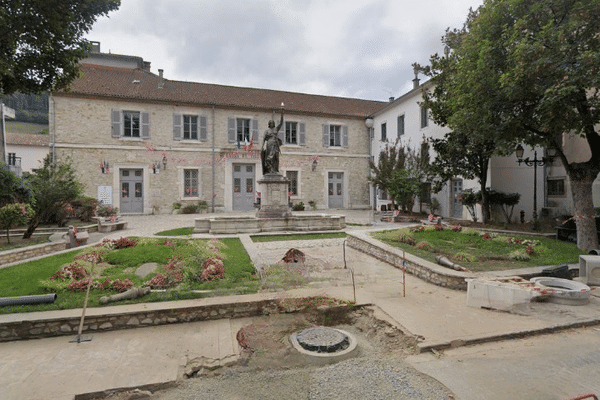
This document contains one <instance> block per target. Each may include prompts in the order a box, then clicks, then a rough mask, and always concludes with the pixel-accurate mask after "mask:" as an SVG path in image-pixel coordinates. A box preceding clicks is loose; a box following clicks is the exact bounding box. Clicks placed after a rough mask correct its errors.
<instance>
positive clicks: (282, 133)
mask: <svg viewBox="0 0 600 400" xmlns="http://www.w3.org/2000/svg"><path fill="white" fill-rule="evenodd" d="M277 137H278V138H279V140H281V143H283V144H285V120H284V121H283V124H281V129H279V132H277Z"/></svg>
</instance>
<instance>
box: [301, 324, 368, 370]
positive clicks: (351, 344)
mask: <svg viewBox="0 0 600 400" xmlns="http://www.w3.org/2000/svg"><path fill="white" fill-rule="evenodd" d="M290 340H291V342H292V346H294V348H295V349H296V350H298V351H299V352H300V353H302V354H304V355H305V356H307V357H308V358H309V359H312V360H313V361H317V362H319V363H330V362H337V361H341V360H345V359H346V358H349V357H352V356H353V355H355V353H356V350H357V341H356V338H355V337H354V336H353V335H352V334H350V333H348V332H346V331H343V330H341V329H334V328H328V327H321V326H318V327H314V328H308V329H305V330H303V331H300V332H297V333H293V334H292V335H291V336H290Z"/></svg>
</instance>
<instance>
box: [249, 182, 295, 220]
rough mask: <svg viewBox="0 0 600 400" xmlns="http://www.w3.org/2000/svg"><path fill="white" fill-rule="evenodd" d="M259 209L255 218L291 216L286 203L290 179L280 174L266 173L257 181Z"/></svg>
mask: <svg viewBox="0 0 600 400" xmlns="http://www.w3.org/2000/svg"><path fill="white" fill-rule="evenodd" d="M258 187H259V190H260V209H259V210H258V211H257V212H256V217H257V218H289V217H291V216H292V212H291V210H290V207H289V204H288V190H289V187H290V180H289V179H287V178H286V177H284V176H282V175H280V174H266V175H264V176H263V179H260V180H259V181H258Z"/></svg>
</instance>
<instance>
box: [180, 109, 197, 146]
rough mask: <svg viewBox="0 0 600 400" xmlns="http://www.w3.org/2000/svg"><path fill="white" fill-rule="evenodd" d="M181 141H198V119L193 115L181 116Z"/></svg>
mask: <svg viewBox="0 0 600 400" xmlns="http://www.w3.org/2000/svg"><path fill="white" fill-rule="evenodd" d="M183 139H187V140H198V117H197V116H195V115H184V116H183Z"/></svg>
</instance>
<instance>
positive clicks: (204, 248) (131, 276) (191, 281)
mask: <svg viewBox="0 0 600 400" xmlns="http://www.w3.org/2000/svg"><path fill="white" fill-rule="evenodd" d="M91 251H93V252H94V254H96V255H97V256H98V257H99V258H100V262H98V263H95V264H94V267H93V268H94V273H93V275H92V279H93V281H94V282H96V285H97V287H94V289H93V290H91V291H90V298H89V300H88V306H89V307H100V306H101V304H100V302H99V300H100V297H102V296H110V295H113V294H116V293H117V291H115V290H111V289H110V288H103V287H102V282H106V283H107V284H110V283H112V282H114V281H115V280H127V279H128V280H130V281H131V282H132V283H133V285H134V286H142V285H145V284H148V282H149V281H150V280H151V279H152V278H153V277H155V276H156V275H157V274H159V273H162V274H165V275H167V276H168V275H169V273H173V271H171V270H169V269H168V267H169V266H174V265H176V266H177V267H178V269H177V270H176V271H175V272H176V273H178V272H181V278H182V283H181V284H180V285H179V286H177V287H175V288H168V289H167V290H165V291H164V292H153V293H151V294H150V295H148V296H144V297H142V298H139V299H133V300H124V301H121V302H118V303H116V304H132V303H142V302H154V301H171V300H180V299H190V298H198V297H206V296H210V295H226V294H241V293H254V292H257V291H258V290H259V289H260V287H261V285H260V279H259V277H258V275H257V273H256V270H255V268H254V265H253V264H252V261H251V259H250V257H249V256H248V254H247V252H246V250H245V249H244V246H243V245H242V243H241V241H240V240H239V239H238V238H228V239H221V240H214V239H213V240H193V239H173V240H169V239H154V238H152V239H151V238H145V239H139V241H138V244H137V245H135V246H132V247H127V248H124V249H118V250H114V249H110V248H108V247H107V246H103V247H98V248H96V247H92V248H87V249H78V250H74V251H71V252H68V253H64V254H58V255H54V256H49V257H46V258H43V259H39V260H34V261H29V262H26V263H22V264H19V265H15V266H12V267H7V268H3V269H0V297H13V296H15V297H16V296H29V295H40V294H45V293H57V294H58V297H57V300H56V302H55V303H53V304H39V305H25V306H7V307H0V314H7V313H14V312H32V311H47V310H63V309H72V308H81V307H82V306H83V299H84V296H85V291H81V292H79V291H73V290H70V289H68V287H67V286H68V285H69V283H70V282H71V281H70V280H56V279H50V277H52V275H54V274H56V273H57V271H58V270H60V269H61V267H64V266H67V265H69V266H70V265H75V264H77V263H78V264H77V265H81V266H83V268H84V269H85V270H86V271H88V273H89V271H90V270H91V268H92V264H91V263H89V262H87V261H82V260H78V259H76V257H78V256H80V257H81V255H82V254H86V253H90V252H91ZM215 254H219V255H220V257H221V258H222V260H223V266H224V272H225V274H224V276H223V277H222V278H221V279H216V280H213V281H202V280H201V279H200V274H201V273H202V271H203V265H204V261H206V259H207V258H210V257H214V256H215ZM174 260H175V261H174ZM148 262H156V263H157V264H158V265H159V266H158V268H157V270H156V271H155V272H154V273H152V274H150V275H148V276H146V277H143V278H142V277H139V276H138V275H136V274H135V270H136V269H137V267H139V266H140V265H141V264H145V263H148ZM193 290H205V291H214V292H213V293H193V292H192V291H193ZM109 304H111V305H112V304H115V303H109Z"/></svg>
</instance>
